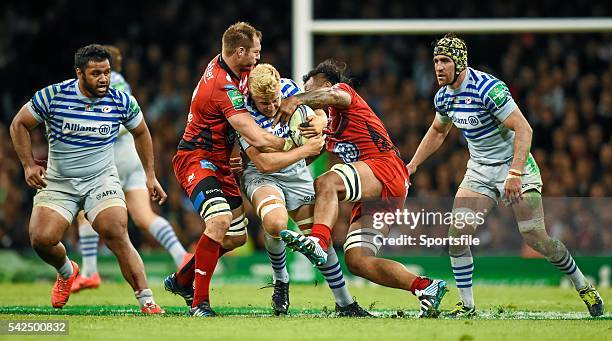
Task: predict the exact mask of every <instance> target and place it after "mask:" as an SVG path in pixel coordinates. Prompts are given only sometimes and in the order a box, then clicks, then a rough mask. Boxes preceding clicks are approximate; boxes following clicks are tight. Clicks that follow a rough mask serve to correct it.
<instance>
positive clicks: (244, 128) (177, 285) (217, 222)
mask: <svg viewBox="0 0 612 341" xmlns="http://www.w3.org/2000/svg"><path fill="white" fill-rule="evenodd" d="M261 36H262V35H261V32H259V31H257V30H256V29H255V28H254V27H253V26H251V25H249V24H247V23H243V22H238V23H236V24H234V25H232V26H230V27H229V28H228V29H227V30H226V31H225V33H224V34H223V40H222V45H223V46H222V52H221V54H220V55H218V56H216V57H214V58H213V60H212V61H211V62H210V63H209V64H208V66H207V67H206V70H205V71H204V74H203V75H202V78H201V79H200V82H199V83H198V85H197V87H196V89H195V90H194V92H193V97H192V100H191V106H190V108H189V116H188V118H187V126H186V128H185V133H184V134H183V137H182V139H181V141H180V143H179V145H178V151H177V153H176V155H175V156H174V158H173V160H172V162H173V166H174V173H175V175H176V178H177V179H178V181H179V183H180V184H181V186H182V187H183V189H184V190H185V192H186V193H187V195H188V196H189V198H190V199H191V201H192V203H193V205H194V208H195V209H196V210H197V212H198V213H199V214H200V216H201V217H202V219H203V220H204V232H203V233H202V236H201V237H200V240H199V241H198V244H197V247H196V251H195V255H194V257H193V258H192V259H191V260H189V261H188V262H187V263H186V264H185V265H184V266H183V267H181V268H180V269H179V270H178V271H177V272H176V273H174V274H171V275H170V276H168V277H167V278H166V279H165V280H164V285H165V287H166V290H168V291H170V292H172V293H175V294H178V295H180V296H182V297H183V298H184V299H185V301H186V303H187V304H188V305H190V306H191V309H190V314H191V315H192V316H214V315H215V312H214V311H213V310H212V308H211V307H210V299H209V285H210V280H211V276H212V274H213V272H214V270H215V266H216V265H217V261H218V259H219V257H220V256H221V255H223V254H224V253H225V252H227V251H229V250H232V249H234V248H236V247H238V246H240V245H242V244H244V243H245V242H246V226H247V220H246V219H245V217H244V212H243V209H242V199H241V197H240V191H239V188H238V185H237V183H236V180H235V178H234V175H233V174H232V171H231V169H230V162H229V159H230V155H231V152H232V149H233V146H234V143H235V141H236V140H237V136H238V134H237V133H240V135H241V136H242V137H243V138H244V139H245V140H246V141H247V142H248V143H249V144H250V145H251V146H253V147H255V148H257V149H260V150H261V151H264V152H265V151H282V150H285V151H286V150H288V149H290V148H291V147H292V142H291V139H283V138H279V137H276V136H274V135H272V134H270V133H268V132H266V131H265V130H263V129H262V128H260V127H259V126H258V125H257V124H256V123H255V121H254V120H253V118H252V117H251V114H250V113H249V112H248V111H247V109H246V107H245V102H244V97H243V94H245V93H246V91H247V79H248V74H249V72H250V70H251V69H252V68H253V67H254V66H255V64H256V63H257V61H258V60H259V55H260V50H261ZM192 285H193V286H192Z"/></svg>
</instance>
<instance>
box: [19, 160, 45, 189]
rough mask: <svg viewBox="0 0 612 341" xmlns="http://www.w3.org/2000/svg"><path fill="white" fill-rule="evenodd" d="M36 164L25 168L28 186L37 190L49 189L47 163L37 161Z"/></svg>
mask: <svg viewBox="0 0 612 341" xmlns="http://www.w3.org/2000/svg"><path fill="white" fill-rule="evenodd" d="M34 162H35V164H33V165H30V166H26V167H24V173H25V180H26V183H27V184H28V186H30V187H32V188H36V189H41V188H45V187H47V182H46V181H45V176H47V169H46V168H47V167H46V165H47V162H46V161H39V160H35V161H34Z"/></svg>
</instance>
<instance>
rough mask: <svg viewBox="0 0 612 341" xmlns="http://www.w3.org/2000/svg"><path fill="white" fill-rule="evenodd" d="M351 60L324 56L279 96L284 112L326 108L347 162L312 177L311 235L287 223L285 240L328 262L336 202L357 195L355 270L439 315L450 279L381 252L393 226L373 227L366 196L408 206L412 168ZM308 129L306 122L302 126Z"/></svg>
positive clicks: (352, 247)
mask: <svg viewBox="0 0 612 341" xmlns="http://www.w3.org/2000/svg"><path fill="white" fill-rule="evenodd" d="M345 69H346V65H345V64H341V63H338V62H336V61H334V60H326V61H324V62H322V63H321V64H319V65H318V66H317V67H316V68H315V69H314V70H312V71H310V72H309V73H308V74H307V75H306V76H304V82H305V85H304V86H305V90H306V92H305V93H303V94H299V95H296V96H293V97H289V98H287V99H286V100H284V101H283V103H282V104H281V111H282V114H284V115H287V114H288V113H292V112H293V111H294V109H295V107H296V106H297V105H299V104H305V105H308V106H310V107H311V108H313V109H326V110H327V112H328V115H329V125H328V127H329V128H330V129H329V131H328V132H327V141H326V142H327V143H326V148H327V150H328V151H329V152H331V153H334V154H336V155H337V156H338V157H339V158H340V159H341V160H342V161H343V162H344V163H343V164H337V165H334V166H333V167H332V168H331V170H330V171H328V172H326V173H324V174H323V175H321V176H319V177H318V178H317V179H316V180H315V183H314V187H315V193H316V201H315V211H314V224H313V228H312V233H311V235H310V236H309V237H304V236H303V235H301V234H298V233H296V232H293V231H289V230H284V231H281V237H282V238H283V240H285V242H286V243H287V246H288V247H290V248H292V249H293V250H296V251H299V252H301V253H303V254H304V255H305V256H306V257H308V259H309V260H310V261H311V262H312V263H313V264H315V265H319V264H322V263H324V262H325V260H326V258H327V254H326V252H325V251H324V250H327V248H328V246H329V243H330V242H331V241H330V234H331V229H332V228H333V226H334V224H335V223H336V220H337V218H338V202H339V201H340V200H341V201H346V202H352V203H354V205H353V211H352V216H351V221H350V227H349V233H348V235H347V238H346V241H345V244H344V250H345V261H346V264H347V266H348V268H349V270H350V271H351V272H352V273H353V274H355V275H357V276H360V277H363V278H366V279H368V280H371V281H372V282H375V283H377V284H380V285H384V286H387V287H391V288H398V289H403V290H407V291H410V292H412V293H413V294H415V295H416V296H417V297H418V299H419V301H420V302H421V309H420V313H419V316H420V317H436V316H437V315H438V314H439V311H438V307H439V304H440V301H441V300H442V297H443V296H444V294H445V293H446V291H447V288H446V282H444V281H441V280H431V279H429V278H426V277H419V276H416V275H415V274H412V273H411V272H409V271H408V270H407V269H406V268H405V267H404V266H403V265H402V264H400V263H398V262H395V261H392V260H389V259H384V258H378V257H376V253H377V252H378V251H379V248H380V246H381V245H382V243H381V241H382V238H383V237H384V236H385V235H386V233H387V232H388V227H384V228H382V229H374V228H372V226H373V225H372V215H373V214H374V213H375V210H376V209H373V207H370V206H369V205H364V204H363V203H362V201H364V200H368V201H373V200H376V201H378V202H377V203H376V206H379V205H380V204H381V203H382V205H383V206H382V207H383V210H386V211H395V210H397V209H401V208H403V204H404V201H405V198H406V195H407V192H408V185H409V178H408V176H409V174H408V172H407V170H406V168H405V166H404V164H403V161H402V159H401V158H400V157H399V151H398V150H397V148H396V147H395V146H394V145H393V142H391V138H390V137H389V134H388V133H387V130H386V129H385V127H384V125H383V123H382V122H381V120H380V119H379V118H378V117H377V116H376V114H375V113H374V112H373V111H372V109H371V108H370V107H369V106H368V104H367V103H366V102H365V101H364V100H363V98H361V96H359V94H357V92H356V91H355V90H354V89H353V88H352V87H351V86H350V85H349V84H347V82H348V79H347V78H346V76H345V75H344V71H345ZM303 133H304V134H306V135H307V134H308V133H309V132H308V129H305V130H304V131H303Z"/></svg>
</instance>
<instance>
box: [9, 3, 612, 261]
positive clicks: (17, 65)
mask: <svg viewBox="0 0 612 341" xmlns="http://www.w3.org/2000/svg"><path fill="white" fill-rule="evenodd" d="M314 4H315V6H314V8H315V17H316V18H327V19H329V18H470V17H515V16H527V17H567V16H610V15H612V10H611V9H610V5H609V4H608V2H607V1H589V2H580V3H576V2H558V1H537V2H534V1H508V2H493V1H490V2H486V3H483V5H482V6H476V5H473V4H464V3H460V2H455V1H447V0H443V1H438V2H434V3H431V4H422V3H420V4H419V5H418V6H417V5H416V4H413V5H411V4H410V2H406V1H395V0H394V1H380V0H370V1H350V0H341V1H335V2H329V1H323V0H316V1H314ZM0 8H1V9H2V12H1V14H0V75H1V76H2V79H3V80H4V82H2V84H0V99H1V105H0V141H2V143H1V144H0V248H14V249H28V248H29V241H28V237H27V223H28V219H29V214H30V212H31V204H32V197H33V195H34V191H33V190H31V189H29V188H28V187H27V186H26V184H25V181H24V179H23V170H22V168H21V165H20V163H19V160H18V159H17V157H16V155H15V152H14V150H13V148H12V145H11V140H10V136H9V133H8V127H9V125H10V122H11V119H12V117H13V116H14V114H15V113H16V112H17V111H18V109H19V108H20V107H21V106H22V105H23V104H24V103H25V102H27V101H28V100H29V98H30V97H31V96H32V95H33V94H34V92H35V91H36V90H38V89H40V88H42V87H44V86H46V85H48V84H51V83H56V82H59V81H62V80H64V79H68V78H73V77H74V70H73V67H72V65H73V55H74V52H75V51H76V49H77V48H78V47H80V46H83V45H86V44H89V43H92V42H97V43H110V44H115V45H117V46H118V47H119V48H120V49H121V50H122V51H123V54H124V63H123V74H124V76H125V78H126V80H127V81H128V82H129V83H130V85H131V86H132V89H133V92H134V95H135V96H136V98H137V99H138V101H139V103H140V105H141V107H142V109H143V111H144V112H145V115H146V119H147V122H148V124H149V127H150V129H151V132H152V135H153V141H154V147H155V153H156V168H157V174H158V177H159V178H160V180H161V182H162V184H163V186H164V187H165V189H166V191H167V192H168V194H169V200H168V202H167V203H166V204H165V205H164V206H162V207H161V208H160V212H161V214H162V215H164V216H165V217H167V218H168V219H169V220H170V221H171V222H173V224H174V226H175V229H176V230H177V235H178V236H179V238H180V239H181V241H182V242H183V243H184V244H185V245H190V244H191V243H193V242H194V241H197V238H198V236H199V234H200V233H201V222H200V218H199V217H198V216H197V215H196V214H195V213H194V212H193V210H192V208H191V204H190V202H189V200H188V199H187V198H186V197H185V196H184V195H183V193H182V190H181V189H180V186H179V185H178V184H177V181H176V180H175V178H174V175H173V173H172V167H171V158H172V156H173V154H174V152H175V150H176V145H177V143H178V141H179V139H180V136H181V133H182V130H183V128H184V125H185V121H186V117H187V113H188V108H189V102H190V99H191V94H192V91H193V89H194V87H195V85H196V84H197V82H198V80H199V79H200V77H201V74H202V72H203V70H204V68H205V66H206V64H207V63H208V61H209V60H210V59H211V58H213V57H214V56H215V55H216V54H217V53H219V52H220V45H221V43H220V39H221V35H222V34H223V31H224V30H225V28H226V27H227V26H228V25H230V24H232V23H234V22H236V21H238V20H244V21H248V22H250V23H251V24H253V25H254V26H255V27H256V28H258V29H259V30H261V31H262V32H263V42H262V45H263V51H262V56H261V61H262V62H266V63H270V64H273V65H275V66H276V67H277V68H278V70H279V71H280V72H281V75H284V76H287V77H289V76H290V75H291V55H292V51H291V48H290V46H291V17H290V15H289V13H291V11H290V2H287V1H269V2H266V3H265V5H264V4H262V3H258V2H252V1H242V0H240V1H231V2H188V1H171V2H144V1H135V2H133V3H131V4H130V8H131V9H130V10H129V11H125V10H123V9H124V8H123V6H112V5H108V6H99V4H94V3H87V2H85V3H82V2H79V3H78V4H77V3H76V2H71V1H63V0H59V1H52V2H48V3H36V4H34V3H28V2H10V1H9V2H5V3H3V4H1V5H0ZM440 36H441V35H437V36H434V35H431V36H422V35H420V36H405V35H395V36H394V35H388V36H358V35H356V36H318V37H316V39H315V62H319V61H322V60H324V59H327V58H329V57H334V58H336V59H339V60H342V61H345V62H347V63H348V65H349V66H350V71H351V74H352V76H353V81H354V85H355V87H356V89H357V90H358V91H359V92H360V94H361V95H362V96H363V97H364V98H365V99H366V100H367V101H368V103H369V104H370V105H371V106H372V108H373V109H374V110H375V112H376V113H377V114H378V115H380V117H381V118H382V120H383V121H384V123H385V125H386V127H387V129H388V131H389V133H390V134H391V136H392V138H393V141H394V142H395V143H396V145H397V146H398V147H399V148H400V150H401V152H402V157H403V158H404V160H405V161H408V160H409V159H410V157H411V155H412V153H414V151H415V150H416V147H417V146H418V143H419V142H420V140H421V138H422V136H423V135H424V134H425V132H426V130H427V129H428V127H429V125H430V124H431V122H432V120H433V118H434V115H435V112H434V109H433V105H432V99H433V95H434V94H435V92H436V91H437V88H438V87H437V85H436V84H435V79H434V73H433V66H432V61H431V60H432V54H431V53H432V47H431V43H432V42H433V41H434V40H435V39H436V38H437V37H440ZM462 37H463V38H464V39H465V40H466V41H467V44H468V49H469V64H470V66H472V67H475V68H477V69H480V70H483V71H486V72H489V73H492V74H493V75H495V76H497V77H498V78H500V79H502V80H504V81H505V82H506V83H507V84H508V86H509V88H510V90H511V92H512V95H513V97H514V99H515V101H516V102H517V103H518V105H519V107H520V108H521V110H522V111H523V113H524V114H525V116H526V117H527V119H528V121H529V122H530V123H531V125H532V127H533V131H534V134H533V136H534V139H533V145H532V153H533V154H534V156H535V158H536V160H537V162H538V164H539V166H540V169H541V172H542V178H543V181H544V196H546V197H559V198H561V197H599V198H600V199H584V198H583V199H571V200H574V202H575V204H568V205H565V206H563V207H564V208H565V209H561V210H560V209H553V210H549V211H548V217H547V223H548V228H549V230H551V233H552V234H553V235H555V236H557V237H558V238H561V239H562V240H563V241H564V242H565V243H566V245H568V247H570V248H571V249H573V250H576V251H577V253H578V254H610V250H612V227H611V226H612V219H611V217H610V214H604V213H605V212H608V211H611V210H610V208H612V201H610V200H609V197H610V196H612V139H611V138H610V136H611V130H612V34H610V33H607V34H602V33H597V34H595V33H592V34H584V33H581V34H504V35H463V36H462ZM32 139H33V141H34V154H35V157H36V158H39V159H44V158H46V153H47V147H46V141H45V139H44V137H43V135H42V129H38V130H37V131H36V132H34V133H33V134H32ZM468 157H469V155H468V152H467V147H466V143H465V140H464V139H463V137H462V136H461V134H460V133H458V130H457V129H453V130H452V131H451V133H450V135H449V136H448V138H447V141H446V142H445V143H444V145H443V147H442V148H441V149H440V151H438V153H436V154H435V155H434V156H433V157H432V158H431V159H430V160H428V161H427V162H426V163H425V164H424V165H423V166H422V167H420V168H419V171H418V172H417V173H416V174H415V176H414V177H413V179H412V184H413V186H412V189H411V192H410V195H409V196H410V197H414V198H419V199H423V198H425V199H426V198H437V197H446V198H450V197H452V196H453V195H454V193H455V191H456V189H457V186H458V185H459V183H460V181H461V179H462V178H463V175H464V171H465V165H466V162H467V159H468ZM606 197H608V199H606ZM590 200H591V201H592V200H596V201H597V203H598V204H597V205H593V204H592V203H591V201H590ZM577 203H580V204H577ZM343 211H346V210H345V209H344V210H343ZM589 212H590V213H589ZM586 213H589V214H587V216H585V214H586ZM501 214H502V215H503V213H501ZM495 219H496V218H495ZM495 219H492V221H493V222H491V223H490V224H489V225H490V226H491V229H489V230H488V231H487V232H485V234H486V235H488V236H489V238H487V239H486V241H487V242H486V243H484V245H481V246H480V247H479V250H480V251H478V252H482V253H485V252H496V253H504V252H505V253H510V252H511V253H514V252H516V251H517V250H519V249H520V248H521V242H520V236H519V234H518V232H517V231H516V229H515V227H514V226H513V223H512V222H511V220H508V221H507V222H504V223H496V222H495ZM250 225H251V226H250V227H249V228H250V233H251V235H252V236H253V237H254V238H251V246H249V247H250V248H261V247H262V245H263V243H262V236H261V233H260V228H259V226H258V222H257V219H256V218H254V217H251V224H250ZM130 233H131V236H132V239H133V241H134V243H135V244H136V245H137V246H138V247H139V248H140V249H141V250H150V249H156V248H159V245H157V244H156V242H155V241H154V239H153V238H152V237H150V236H147V235H143V234H141V233H140V232H139V231H136V230H135V229H133V228H131V230H130ZM437 233H438V234H444V233H445V231H444V229H443V228H440V229H439V231H438V232H437ZM336 237H337V238H336V241H338V242H340V238H341V236H336ZM75 243H76V232H75V229H74V228H73V229H71V230H70V232H69V233H68V234H67V237H66V245H67V246H68V248H71V249H73V250H74V246H76V244H75ZM246 249H248V247H247V248H245V250H246ZM422 251H425V250H422Z"/></svg>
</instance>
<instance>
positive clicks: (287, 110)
mask: <svg viewBox="0 0 612 341" xmlns="http://www.w3.org/2000/svg"><path fill="white" fill-rule="evenodd" d="M300 104H302V101H300V99H299V98H297V97H296V96H291V97H287V98H283V100H282V101H281V105H280V107H279V108H278V111H277V112H276V116H274V121H273V122H272V126H275V125H276V124H277V123H278V122H280V121H283V122H287V121H288V120H289V117H291V115H293V113H294V112H295V110H296V109H297V107H298V105H300Z"/></svg>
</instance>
